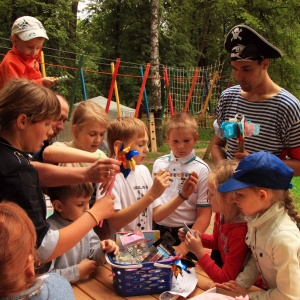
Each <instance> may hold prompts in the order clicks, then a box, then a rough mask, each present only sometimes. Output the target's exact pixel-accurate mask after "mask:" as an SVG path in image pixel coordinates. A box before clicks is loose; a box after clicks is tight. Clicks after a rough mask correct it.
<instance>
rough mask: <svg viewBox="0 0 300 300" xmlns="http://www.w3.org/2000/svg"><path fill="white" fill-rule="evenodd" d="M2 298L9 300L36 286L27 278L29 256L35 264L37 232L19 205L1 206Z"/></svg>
mask: <svg viewBox="0 0 300 300" xmlns="http://www.w3.org/2000/svg"><path fill="white" fill-rule="evenodd" d="M0 241H1V243H0V266H1V268H0V295H1V297H8V296H10V295H12V294H14V293H17V292H19V291H20V290H19V289H20V286H19V283H20V282H23V281H24V286H23V287H22V290H26V289H28V288H29V287H30V286H32V285H33V284H34V281H35V276H31V277H30V276H28V275H26V273H25V270H26V269H27V268H28V267H30V265H29V264H28V259H29V256H30V255H32V257H33V259H35V260H36V252H35V245H36V231H35V228H34V225H33V223H32V221H31V220H30V219H29V217H28V215H27V213H26V212H25V211H24V210H23V209H22V208H21V207H20V206H18V205H17V204H15V203H12V202H6V201H3V202H0Z"/></svg>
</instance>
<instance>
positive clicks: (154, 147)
mask: <svg viewBox="0 0 300 300" xmlns="http://www.w3.org/2000/svg"><path fill="white" fill-rule="evenodd" d="M149 124H150V130H149V131H150V141H151V152H157V144H156V133H155V121H154V113H153V112H150V123H149Z"/></svg>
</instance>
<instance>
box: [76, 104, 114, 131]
mask: <svg viewBox="0 0 300 300" xmlns="http://www.w3.org/2000/svg"><path fill="white" fill-rule="evenodd" d="M91 121H95V122H99V124H100V125H101V126H103V127H104V128H107V127H108V125H109V117H108V114H107V113H106V112H105V110H104V109H103V108H102V107H101V106H100V105H98V104H97V103H95V102H93V101H91V100H86V101H82V102H80V103H79V104H78V105H77V107H76V108H75V109H74V111H73V115H72V129H73V128H74V127H73V126H75V127H76V128H78V129H81V128H82V127H83V126H84V125H86V124H87V123H88V122H91Z"/></svg>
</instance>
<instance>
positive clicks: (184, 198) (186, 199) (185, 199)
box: [178, 191, 189, 201]
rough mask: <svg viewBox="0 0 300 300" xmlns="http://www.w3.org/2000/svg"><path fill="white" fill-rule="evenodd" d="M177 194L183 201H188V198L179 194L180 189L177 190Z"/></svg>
mask: <svg viewBox="0 0 300 300" xmlns="http://www.w3.org/2000/svg"><path fill="white" fill-rule="evenodd" d="M178 196H179V197H180V198H181V199H183V200H184V201H188V200H189V198H186V197H184V196H183V195H182V194H181V191H178Z"/></svg>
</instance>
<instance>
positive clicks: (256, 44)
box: [224, 25, 283, 60]
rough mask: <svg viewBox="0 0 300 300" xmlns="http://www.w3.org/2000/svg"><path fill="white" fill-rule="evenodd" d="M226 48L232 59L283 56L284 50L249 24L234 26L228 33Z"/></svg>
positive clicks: (259, 58)
mask: <svg viewBox="0 0 300 300" xmlns="http://www.w3.org/2000/svg"><path fill="white" fill-rule="evenodd" d="M224 47H225V49H226V50H227V51H228V52H229V53H231V60H262V59H264V58H279V57H282V56H283V54H282V52H281V51H280V50H279V49H278V48H276V47H275V46H273V45H272V44H271V43H269V42H268V41H267V40H266V39H265V38H264V37H263V36H261V35H260V34H258V33H257V32H256V31H255V30H253V29H252V28H250V27H249V26H247V25H237V26H234V27H233V28H232V29H231V30H230V31H229V32H228V34H227V36H226V39H225V42H224Z"/></svg>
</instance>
